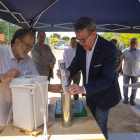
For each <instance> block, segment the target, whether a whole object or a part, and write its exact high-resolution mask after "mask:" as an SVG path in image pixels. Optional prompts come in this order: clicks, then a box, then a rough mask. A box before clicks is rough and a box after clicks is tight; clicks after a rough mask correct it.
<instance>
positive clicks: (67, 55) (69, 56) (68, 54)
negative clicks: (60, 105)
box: [63, 37, 81, 100]
mask: <svg viewBox="0 0 140 140" xmlns="http://www.w3.org/2000/svg"><path fill="white" fill-rule="evenodd" d="M70 44H71V46H70V47H69V48H68V49H66V50H65V51H64V54H63V59H64V60H65V63H66V68H68V67H69V66H70V64H71V62H72V60H73V58H74V57H75V53H76V46H77V41H76V38H75V37H72V38H71V42H70ZM80 76H81V72H79V73H78V74H75V75H74V76H73V77H72V78H70V79H69V83H70V84H71V82H72V81H73V84H78V85H79V82H80ZM78 99H79V95H78V94H75V95H74V100H78Z"/></svg>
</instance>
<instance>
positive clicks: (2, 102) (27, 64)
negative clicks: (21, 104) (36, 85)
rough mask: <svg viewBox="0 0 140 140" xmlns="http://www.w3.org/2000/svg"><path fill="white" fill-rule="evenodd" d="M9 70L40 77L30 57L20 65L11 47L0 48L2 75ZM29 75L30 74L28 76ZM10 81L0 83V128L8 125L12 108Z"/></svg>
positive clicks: (22, 60) (0, 70)
mask: <svg viewBox="0 0 140 140" xmlns="http://www.w3.org/2000/svg"><path fill="white" fill-rule="evenodd" d="M9 69H18V70H19V71H20V72H21V76H23V75H29V74H30V75H38V72H37V70H36V68H35V66H34V64H33V61H32V59H31V58H30V56H28V55H27V56H26V58H24V59H20V62H19V63H18V62H17V60H16V58H15V57H14V55H13V52H12V49H11V46H9V47H0V74H4V73H6V72H7V71H8V70H9ZM27 73H28V74H27ZM9 83H10V81H6V82H3V83H0V126H6V125H7V118H8V115H9V112H10V109H11V106H12V93H11V89H10V88H9Z"/></svg>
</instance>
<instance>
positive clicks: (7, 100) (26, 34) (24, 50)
mask: <svg viewBox="0 0 140 140" xmlns="http://www.w3.org/2000/svg"><path fill="white" fill-rule="evenodd" d="M33 43H34V35H33V34H32V33H31V32H30V31H29V30H27V29H19V30H17V31H16V32H15V33H14V35H13V39H12V40H11V45H10V46H8V47H0V133H1V132H2V130H3V129H4V127H5V126H6V125H7V119H8V115H9V112H10V109H11V106H12V93H11V89H10V88H9V83H10V82H11V79H14V78H15V77H17V76H24V75H38V72H37V70H36V68H35V66H34V63H33V61H32V59H31V58H30V56H28V55H27V54H28V52H29V51H31V49H32V46H33ZM60 89H61V86H60V85H49V91H51V92H57V93H58V92H59V91H60Z"/></svg>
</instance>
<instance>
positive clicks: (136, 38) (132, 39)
mask: <svg viewBox="0 0 140 140" xmlns="http://www.w3.org/2000/svg"><path fill="white" fill-rule="evenodd" d="M133 39H135V40H136V41H137V42H138V40H137V38H135V37H134V38H131V39H130V42H131V41H132V40H133Z"/></svg>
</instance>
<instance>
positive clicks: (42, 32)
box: [37, 31, 46, 36]
mask: <svg viewBox="0 0 140 140" xmlns="http://www.w3.org/2000/svg"><path fill="white" fill-rule="evenodd" d="M40 33H44V34H45V32H44V31H39V32H38V33H37V36H39V34H40ZM45 36H46V34H45Z"/></svg>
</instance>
